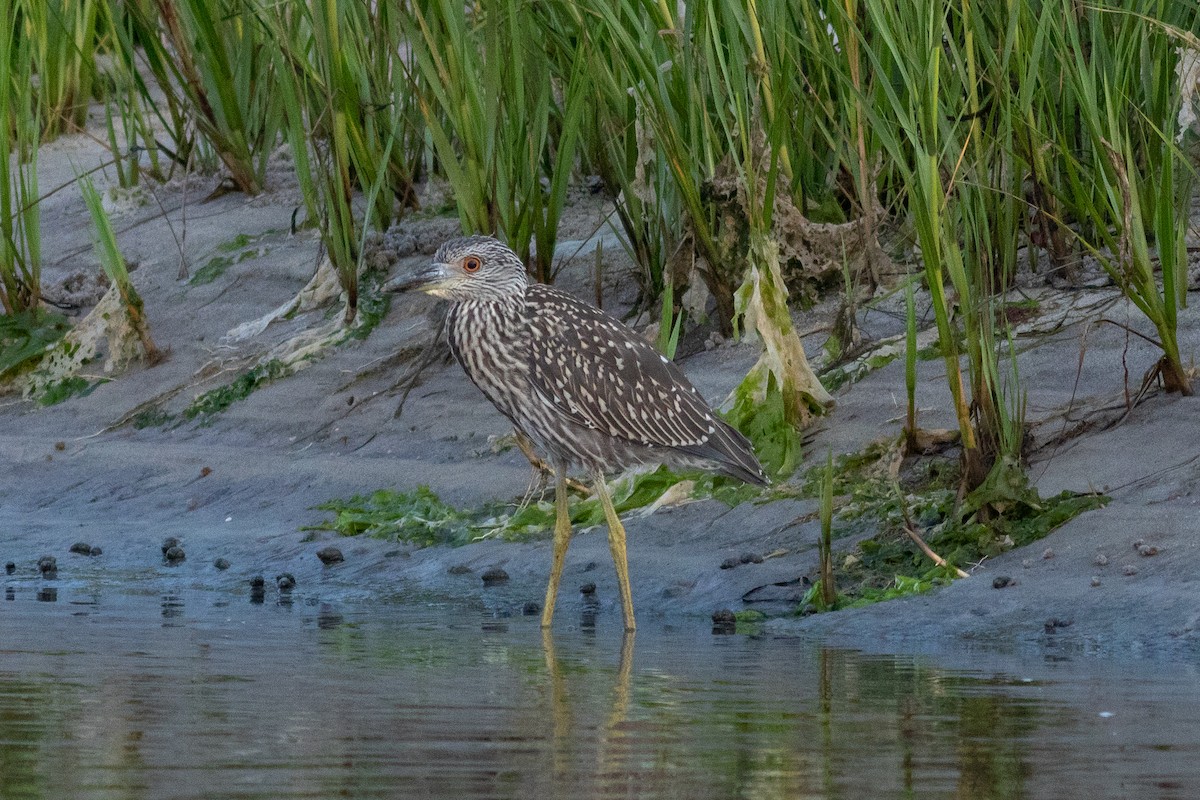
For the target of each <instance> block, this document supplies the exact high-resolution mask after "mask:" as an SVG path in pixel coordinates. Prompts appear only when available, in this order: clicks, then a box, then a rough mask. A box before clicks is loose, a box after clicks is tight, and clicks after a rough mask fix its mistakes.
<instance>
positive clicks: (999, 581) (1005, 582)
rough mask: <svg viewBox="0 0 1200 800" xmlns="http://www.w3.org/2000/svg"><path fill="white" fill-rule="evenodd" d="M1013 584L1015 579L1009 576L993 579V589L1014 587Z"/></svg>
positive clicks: (999, 576) (998, 576)
mask: <svg viewBox="0 0 1200 800" xmlns="http://www.w3.org/2000/svg"><path fill="white" fill-rule="evenodd" d="M1013 583H1014V581H1013V579H1012V578H1010V577H1009V576H1008V575H997V576H996V577H994V578H992V588H993V589H1003V588H1005V587H1006V586H1012V585H1013Z"/></svg>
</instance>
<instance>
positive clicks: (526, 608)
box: [521, 600, 542, 617]
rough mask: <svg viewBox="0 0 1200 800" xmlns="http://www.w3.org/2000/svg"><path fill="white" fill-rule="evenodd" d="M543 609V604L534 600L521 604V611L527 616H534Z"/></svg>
mask: <svg viewBox="0 0 1200 800" xmlns="http://www.w3.org/2000/svg"><path fill="white" fill-rule="evenodd" d="M541 610H542V606H541V605H540V604H539V603H535V602H534V601H532V600H530V601H528V602H527V603H525V605H523V606H521V613H522V614H524V615H525V616H527V617H532V616H534V615H535V614H537V613H538V612H539V611H541Z"/></svg>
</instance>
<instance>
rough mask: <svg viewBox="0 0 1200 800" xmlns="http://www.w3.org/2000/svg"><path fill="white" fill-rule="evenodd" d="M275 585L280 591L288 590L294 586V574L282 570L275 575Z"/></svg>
mask: <svg viewBox="0 0 1200 800" xmlns="http://www.w3.org/2000/svg"><path fill="white" fill-rule="evenodd" d="M275 585H276V586H278V587H279V591H281V592H290V591H291V590H292V589H295V588H296V576H295V575H293V574H292V573H290V572H284V573H281V574H279V575H276V576H275Z"/></svg>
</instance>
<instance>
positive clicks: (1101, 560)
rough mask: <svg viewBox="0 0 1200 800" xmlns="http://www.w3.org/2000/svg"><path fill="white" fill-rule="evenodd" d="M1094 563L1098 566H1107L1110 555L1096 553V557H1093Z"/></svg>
mask: <svg viewBox="0 0 1200 800" xmlns="http://www.w3.org/2000/svg"><path fill="white" fill-rule="evenodd" d="M1092 563H1094V564H1095V565H1096V566H1097V567H1107V566H1108V556H1106V555H1104V553H1096V557H1095V558H1094V559H1092Z"/></svg>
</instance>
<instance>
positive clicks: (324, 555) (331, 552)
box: [317, 545, 346, 567]
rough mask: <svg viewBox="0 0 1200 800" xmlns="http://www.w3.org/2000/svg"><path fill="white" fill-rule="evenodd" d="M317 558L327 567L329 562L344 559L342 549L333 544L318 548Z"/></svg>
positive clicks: (337, 562) (336, 562) (334, 562)
mask: <svg viewBox="0 0 1200 800" xmlns="http://www.w3.org/2000/svg"><path fill="white" fill-rule="evenodd" d="M317 558H319V559H321V563H322V564H324V565H325V566H327V567H328V566H329V565H330V564H340V563H342V562H343V561H345V560H346V557H345V556H344V555H342V551H341V550H339V549H338V548H336V547H334V546H333V545H329V546H328V547H322V548H321V549H320V550H318V551H317Z"/></svg>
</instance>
